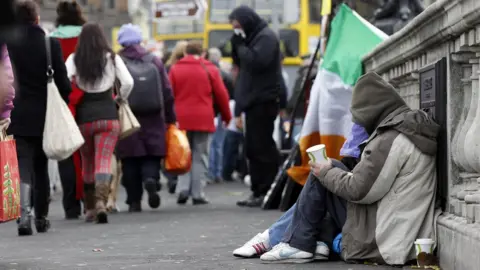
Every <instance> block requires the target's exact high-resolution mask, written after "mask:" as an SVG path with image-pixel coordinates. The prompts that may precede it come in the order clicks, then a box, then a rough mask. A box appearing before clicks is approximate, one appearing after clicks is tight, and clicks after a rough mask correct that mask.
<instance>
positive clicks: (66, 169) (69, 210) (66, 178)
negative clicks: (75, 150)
mask: <svg viewBox="0 0 480 270" xmlns="http://www.w3.org/2000/svg"><path fill="white" fill-rule="evenodd" d="M58 171H59V174H60V181H61V182H62V190H63V198H62V203H63V209H64V210H65V215H66V216H79V215H81V211H82V207H81V204H80V200H77V193H76V192H77V187H76V185H77V183H76V180H77V175H76V173H75V165H74V163H73V157H69V158H67V159H65V160H62V161H59V162H58Z"/></svg>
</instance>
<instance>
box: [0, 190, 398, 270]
mask: <svg viewBox="0 0 480 270" xmlns="http://www.w3.org/2000/svg"><path fill="white" fill-rule="evenodd" d="M121 193H122V195H121V196H120V198H124V197H125V196H124V194H123V193H124V191H123V190H122V191H121ZM207 195H208V197H209V198H210V200H211V204H210V205H206V206H193V205H191V204H188V205H186V206H178V205H177V204H176V197H175V196H174V195H170V194H167V193H166V191H162V206H161V208H160V209H158V210H150V209H149V208H148V206H147V205H146V204H145V205H144V212H142V213H134V214H131V213H126V212H120V213H117V214H114V215H110V216H109V218H110V223H109V224H107V225H97V224H86V223H84V222H83V221H82V220H77V221H67V220H64V219H63V211H62V209H61V200H60V195H59V194H57V195H55V199H54V201H53V202H52V209H51V220H52V229H51V230H50V231H49V232H48V233H46V234H34V235H33V236H30V237H18V236H17V235H16V224H15V223H14V222H10V223H5V224H0V270H4V269H5V270H14V269H15V270H30V269H31V270H34V269H35V270H36V269H40V270H47V269H54V270H56V269H81V270H83V269H95V270H97V269H142V270H143V269H161V270H174V269H179V270H180V269H182V270H185V269H187V270H188V269H195V270H196V269H199V270H200V269H205V270H207V269H208V270H210V269H222V270H226V269H234V270H244V269H245V270H247V269H248V270H250V269H251V270H254V269H255V270H256V269H260V270H263V269H272V270H273V269H346V270H363V269H376V270H383V269H395V268H389V267H372V266H365V265H347V264H344V263H342V262H319V263H311V264H302V265H291V264H290V265H289V264H262V263H261V262H260V260H259V259H248V260H246V259H237V258H235V257H233V256H232V255H231V252H232V251H233V250H234V249H235V248H237V247H238V246H240V245H242V244H243V243H245V241H247V240H248V239H249V238H250V237H252V236H253V235H254V234H256V233H258V232H261V231H263V230H265V229H266V228H268V226H269V225H270V224H272V223H273V222H274V221H275V220H276V219H277V218H278V217H280V215H281V212H279V211H263V210H260V209H248V208H239V207H237V206H236V205H235V202H236V201H237V200H239V199H241V198H243V197H244V196H247V195H248V190H247V188H246V187H245V186H243V185H241V184H237V183H228V184H218V185H212V186H208V187H207ZM120 207H121V208H122V210H125V209H126V205H125V204H124V203H123V201H122V202H120ZM397 269H398V268H397Z"/></svg>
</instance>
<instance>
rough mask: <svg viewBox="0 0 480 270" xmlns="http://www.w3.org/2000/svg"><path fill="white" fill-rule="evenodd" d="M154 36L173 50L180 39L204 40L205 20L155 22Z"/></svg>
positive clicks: (167, 48)
mask: <svg viewBox="0 0 480 270" xmlns="http://www.w3.org/2000/svg"><path fill="white" fill-rule="evenodd" d="M154 38H155V39H156V40H158V41H163V44H164V48H165V50H167V51H171V50H172V49H173V48H174V47H175V44H176V43H177V42H178V41H180V40H198V41H203V20H193V19H171V20H169V21H165V22H159V23H155V24H154Z"/></svg>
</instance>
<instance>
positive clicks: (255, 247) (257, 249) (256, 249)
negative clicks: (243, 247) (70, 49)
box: [252, 244, 260, 255]
mask: <svg viewBox="0 0 480 270" xmlns="http://www.w3.org/2000/svg"><path fill="white" fill-rule="evenodd" d="M252 247H253V248H254V249H255V252H257V255H260V249H259V248H258V247H257V245H256V244H255V245H252Z"/></svg>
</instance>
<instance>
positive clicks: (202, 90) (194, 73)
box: [169, 41, 231, 204]
mask: <svg viewBox="0 0 480 270" xmlns="http://www.w3.org/2000/svg"><path fill="white" fill-rule="evenodd" d="M201 54H202V45H201V44H200V43H197V42H194V41H191V42H189V43H188V45H187V47H186V49H185V57H184V58H182V59H181V60H179V61H178V62H177V63H176V64H174V65H173V66H172V67H171V69H170V74H169V77H170V82H171V84H172V89H173V94H174V98H175V110H176V114H177V119H178V124H179V128H180V129H182V130H186V131H187V137H188V140H189V143H190V147H191V149H192V168H191V171H190V172H189V173H187V174H184V175H181V176H180V177H179V182H178V185H177V193H178V194H179V196H178V201H177V202H178V203H179V204H185V203H186V202H187V201H188V199H189V197H190V196H191V197H192V199H193V204H207V203H208V201H207V199H206V198H205V195H204V193H203V180H204V179H203V178H204V177H205V175H206V167H205V166H204V164H203V161H202V157H203V156H204V155H206V154H207V151H208V137H209V135H210V134H211V133H212V132H214V131H215V125H214V116H215V113H214V104H217V105H218V108H219V111H220V113H221V115H222V119H223V121H224V123H226V124H228V123H229V122H230V119H231V114H230V109H229V107H228V92H227V89H225V85H224V84H223V81H222V77H221V75H220V72H219V71H218V68H217V67H216V66H215V65H214V64H212V63H211V62H209V61H207V60H205V59H203V58H201V56H200V55H201Z"/></svg>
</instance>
